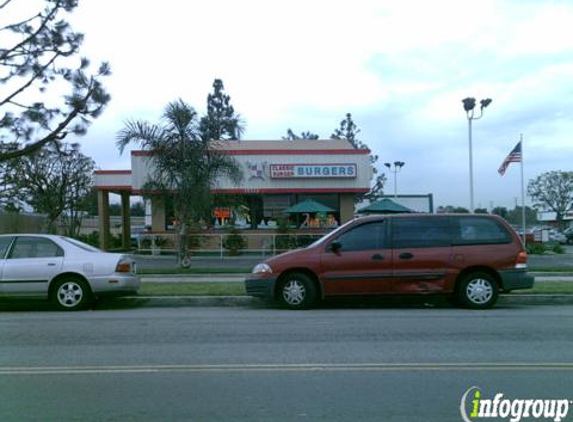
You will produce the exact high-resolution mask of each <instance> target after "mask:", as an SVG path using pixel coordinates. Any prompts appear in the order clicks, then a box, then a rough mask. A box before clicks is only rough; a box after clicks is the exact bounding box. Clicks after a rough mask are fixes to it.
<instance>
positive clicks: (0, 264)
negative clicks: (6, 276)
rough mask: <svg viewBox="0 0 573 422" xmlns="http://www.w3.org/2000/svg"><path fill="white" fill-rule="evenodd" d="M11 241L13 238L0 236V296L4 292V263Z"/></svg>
mask: <svg viewBox="0 0 573 422" xmlns="http://www.w3.org/2000/svg"><path fill="white" fill-rule="evenodd" d="M13 240H14V238H13V237H12V236H0V295H1V294H2V293H3V292H4V285H3V283H2V273H3V272H4V263H5V262H6V255H8V249H9V248H10V245H11V244H12V241H13Z"/></svg>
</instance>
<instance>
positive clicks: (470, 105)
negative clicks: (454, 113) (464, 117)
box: [462, 97, 491, 112]
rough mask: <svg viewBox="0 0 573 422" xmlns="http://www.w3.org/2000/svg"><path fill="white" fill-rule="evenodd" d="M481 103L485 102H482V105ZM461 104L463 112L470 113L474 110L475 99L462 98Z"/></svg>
mask: <svg viewBox="0 0 573 422" xmlns="http://www.w3.org/2000/svg"><path fill="white" fill-rule="evenodd" d="M483 101H485V100H482V103H483ZM490 102H491V100H490ZM462 103H464V110H465V111H466V112H470V111H472V110H473V109H474V108H475V106H476V99H475V98H473V97H468V98H464V99H463V100H462ZM488 104H489V103H488Z"/></svg>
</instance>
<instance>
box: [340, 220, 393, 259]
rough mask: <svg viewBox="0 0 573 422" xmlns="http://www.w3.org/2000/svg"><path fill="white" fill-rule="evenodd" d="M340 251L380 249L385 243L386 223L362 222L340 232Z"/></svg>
mask: <svg viewBox="0 0 573 422" xmlns="http://www.w3.org/2000/svg"><path fill="white" fill-rule="evenodd" d="M337 240H338V242H339V243H340V244H341V245H342V248H341V249H340V250H341V251H342V252H350V251H367V250H371V249H382V248H384V247H385V245H386V223H385V222H384V221H377V222H374V223H367V224H362V225H360V226H358V227H354V228H352V229H350V230H349V231H347V232H346V233H344V234H342V235H341V236H340V237H339V238H338V239H337Z"/></svg>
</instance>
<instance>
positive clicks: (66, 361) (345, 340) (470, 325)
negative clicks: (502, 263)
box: [0, 305, 573, 422]
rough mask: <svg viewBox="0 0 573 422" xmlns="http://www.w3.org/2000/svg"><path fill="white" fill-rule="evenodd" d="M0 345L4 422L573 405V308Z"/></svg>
mask: <svg viewBox="0 0 573 422" xmlns="http://www.w3.org/2000/svg"><path fill="white" fill-rule="evenodd" d="M0 339H1V342H0V392H1V393H0V421H18V422H20V421H30V420H37V421H138V422H140V421H170V420H173V421H265V422H266V421H299V420H300V421H315V420H327V421H363V420H368V421H408V422H412V421H440V422H443V421H460V420H462V419H461V416H460V410H459V408H460V401H461V399H462V396H463V394H464V392H466V391H467V390H468V389H469V388H471V387H473V386H478V387H480V389H481V392H482V397H483V398H493V396H494V394H496V393H498V392H502V393H503V394H504V396H505V397H508V398H512V399H513V398H522V399H525V398H527V399H537V398H546V399H563V398H567V399H568V400H572V399H573V388H572V386H573V307H563V306H560V307H544V306H535V307H505V308H504V307H500V308H496V309H492V310H489V311H485V312H483V311H468V310H460V309H443V308H439V309H436V308H424V307H423V305H420V306H419V307H411V308H376V307H371V308H368V309H360V308H352V307H350V308H349V307H340V308H337V307H329V308H326V309H317V310H312V311H304V312H289V311H283V310H277V309H252V308H237V309H233V308H162V309H115V310H100V311H87V312H80V313H56V312H0ZM570 407H571V408H572V409H571V410H570V411H569V416H568V418H567V419H564V420H573V404H571V405H570ZM489 420H492V419H489ZM507 420H509V419H507ZM529 420H531V419H529Z"/></svg>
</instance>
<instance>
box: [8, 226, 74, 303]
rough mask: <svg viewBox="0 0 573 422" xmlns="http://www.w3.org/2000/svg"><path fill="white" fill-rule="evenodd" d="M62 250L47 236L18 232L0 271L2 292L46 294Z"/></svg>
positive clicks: (57, 270)
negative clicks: (0, 273)
mask: <svg viewBox="0 0 573 422" xmlns="http://www.w3.org/2000/svg"><path fill="white" fill-rule="evenodd" d="M63 257H64V251H63V250H62V248H60V247H59V246H58V245H56V244H55V243H54V242H53V241H51V240H50V239H47V238H44V237H37V236H18V237H16V241H15V242H14V244H13V245H12V247H11V249H10V251H9V253H8V257H7V259H6V260H5V262H4V269H3V271H2V285H3V287H4V293H5V294H9V295H23V296H25V295H38V294H42V295H44V294H47V292H48V281H50V280H51V279H52V277H54V276H55V275H56V274H57V273H58V272H59V271H60V269H61V267H62V263H63Z"/></svg>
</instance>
